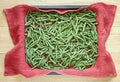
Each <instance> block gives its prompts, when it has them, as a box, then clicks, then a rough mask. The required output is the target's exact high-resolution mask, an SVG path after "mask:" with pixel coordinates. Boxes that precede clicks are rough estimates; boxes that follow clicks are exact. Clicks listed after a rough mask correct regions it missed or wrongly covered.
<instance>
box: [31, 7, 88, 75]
mask: <svg viewBox="0 0 120 82" xmlns="http://www.w3.org/2000/svg"><path fill="white" fill-rule="evenodd" d="M33 6H34V7H36V8H39V9H44V10H46V9H47V10H48V9H49V10H51V9H58V10H59V9H60V10H75V9H79V8H83V7H87V6H88V5H33ZM47 75H61V74H58V73H55V72H51V73H49V74H47Z"/></svg>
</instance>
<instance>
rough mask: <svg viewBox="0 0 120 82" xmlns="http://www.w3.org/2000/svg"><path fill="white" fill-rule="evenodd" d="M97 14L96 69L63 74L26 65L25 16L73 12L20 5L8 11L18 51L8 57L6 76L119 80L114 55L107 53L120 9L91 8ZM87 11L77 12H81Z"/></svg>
mask: <svg viewBox="0 0 120 82" xmlns="http://www.w3.org/2000/svg"><path fill="white" fill-rule="evenodd" d="M86 8H87V9H91V10H93V11H94V12H96V13H97V18H96V20H97V22H98V25H97V32H98V57H97V60H96V63H95V65H94V66H93V67H90V68H86V69H84V70H82V71H79V70H75V69H71V68H69V69H63V70H41V69H34V70H32V69H31V67H30V66H29V65H28V64H27V63H26V61H25V48H24V40H25V36H24V28H25V16H26V14H27V12H28V10H29V9H31V10H38V11H43V12H49V11H56V12H58V13H60V14H62V13H65V12H69V11H71V10H40V9H37V8H35V7H32V6H28V5H17V6H15V7H13V8H9V9H4V13H5V15H6V19H7V22H8V26H9V31H10V35H11V38H12V41H13V43H14V48H13V49H12V50H10V51H9V52H8V53H7V54H6V56H5V75H6V76H8V75H16V74H22V75H24V76H25V77H32V76H36V75H43V74H48V73H50V72H56V73H59V74H68V75H77V76H91V77H106V76H115V75H116V70H115V67H114V63H113V61H112V59H111V56H110V54H109V53H108V52H107V51H106V49H105V42H106V40H107V38H108V35H109V33H110V29H111V27H112V23H113V19H114V16H115V11H116V6H114V5H108V4H104V3H95V4H92V5H90V6H88V7H86ZM81 9H83V8H80V9H77V10H75V11H79V10H81Z"/></svg>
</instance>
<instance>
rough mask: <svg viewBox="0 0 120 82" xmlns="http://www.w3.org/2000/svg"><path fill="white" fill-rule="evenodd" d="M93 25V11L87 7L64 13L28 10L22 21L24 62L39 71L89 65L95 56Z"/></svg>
mask: <svg viewBox="0 0 120 82" xmlns="http://www.w3.org/2000/svg"><path fill="white" fill-rule="evenodd" d="M96 24H97V23H96V13H94V12H93V11H91V10H88V9H84V10H81V11H75V12H67V13H64V14H58V13H57V12H41V11H31V10H30V11H29V12H28V14H27V16H26V20H25V33H26V35H25V36H26V39H25V51H26V62H27V63H28V64H29V65H30V66H31V67H32V69H35V68H39V69H43V70H46V69H48V70H59V69H68V68H73V69H77V70H84V69H85V68H88V67H91V66H93V65H94V63H95V61H96V57H97V31H96ZM51 74H55V75H56V73H50V75H51ZM48 75H49V74H48Z"/></svg>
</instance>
